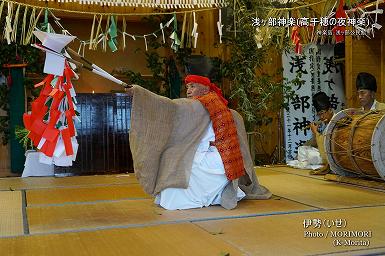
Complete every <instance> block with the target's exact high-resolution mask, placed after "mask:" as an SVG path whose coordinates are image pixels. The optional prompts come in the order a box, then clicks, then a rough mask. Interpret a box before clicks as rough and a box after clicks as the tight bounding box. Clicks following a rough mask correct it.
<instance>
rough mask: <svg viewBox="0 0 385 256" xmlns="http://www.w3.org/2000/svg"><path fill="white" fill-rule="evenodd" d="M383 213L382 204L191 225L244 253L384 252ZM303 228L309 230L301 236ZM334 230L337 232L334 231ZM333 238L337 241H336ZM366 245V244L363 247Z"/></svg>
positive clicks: (384, 224)
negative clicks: (359, 235)
mask: <svg viewBox="0 0 385 256" xmlns="http://www.w3.org/2000/svg"><path fill="white" fill-rule="evenodd" d="M384 212H385V207H368V208H365V209H362V208H361V209H346V210H334V211H324V212H312V213H298V214H288V215H280V216H264V217H256V218H247V219H232V220H218V221H206V222H197V223H195V224H197V225H199V226H200V227H202V228H204V229H205V230H207V231H208V232H210V233H211V234H215V236H216V237H218V238H220V239H222V240H223V241H225V242H228V243H231V244H232V245H233V246H234V247H236V248H239V249H241V250H242V251H243V252H245V255H313V254H327V253H335V252H339V251H340V252H344V251H345V252H346V251H354V250H376V251H377V252H378V251H380V252H381V251H382V252H385V219H384ZM306 220H310V221H311V220H320V221H321V223H322V225H321V227H320V228H317V226H316V225H311V226H309V227H307V228H305V227H304V221H306ZM335 220H342V221H341V223H342V227H339V225H336V224H339V222H335ZM333 221H334V222H333ZM310 223H311V222H310ZM314 223H317V221H314ZM333 223H334V225H333ZM345 224H346V227H345ZM329 226H330V228H329ZM307 231H308V232H311V233H308V235H307V236H308V237H305V232H307ZM332 231H333V232H334V233H333V234H334V235H335V236H337V234H338V236H340V235H342V236H343V234H344V233H343V232H344V231H345V234H346V235H347V234H350V236H352V234H353V233H347V231H367V232H368V233H367V234H369V232H371V233H370V234H371V237H364V238H360V237H358V238H357V237H350V238H349V237H331V235H332ZM336 231H341V232H339V233H336ZM317 232H318V235H319V236H320V235H321V234H322V235H323V237H314V236H316V234H317ZM310 234H313V235H312V236H313V237H310ZM355 234H360V233H355ZM361 234H364V233H361ZM335 240H339V242H336V241H335ZM345 240H346V242H345ZM348 240H350V242H349V241H348ZM340 243H341V244H340ZM349 244H350V245H349ZM353 244H354V245H353ZM366 244H368V246H365V245H366ZM333 255H334V254H333ZM360 255H365V253H363V252H362V251H361V254H360ZM375 255H384V254H375Z"/></svg>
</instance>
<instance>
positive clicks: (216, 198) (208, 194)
mask: <svg viewBox="0 0 385 256" xmlns="http://www.w3.org/2000/svg"><path fill="white" fill-rule="evenodd" d="M210 141H215V134H214V130H213V127H212V123H210V125H209V127H208V130H207V132H206V134H205V136H204V137H203V139H202V140H201V142H200V144H199V146H198V149H197V151H196V152H195V156H194V160H193V163H192V170H191V176H190V180H189V185H188V187H187V188H186V189H182V188H166V189H164V190H162V191H161V192H160V193H159V194H158V195H157V196H156V198H155V203H156V204H159V205H160V206H162V207H163V208H165V209H167V210H178V209H179V210H181V209H190V208H202V207H204V206H206V207H207V206H209V205H215V204H220V203H221V194H222V191H223V189H224V188H225V187H226V185H227V184H228V183H229V182H230V181H229V180H227V178H226V175H225V168H224V166H223V162H222V159H221V156H220V155H219V152H218V150H217V148H216V147H214V146H210ZM243 197H245V193H244V192H243V191H242V190H241V189H240V188H238V190H237V199H238V201H239V200H241V199H242V198H243Z"/></svg>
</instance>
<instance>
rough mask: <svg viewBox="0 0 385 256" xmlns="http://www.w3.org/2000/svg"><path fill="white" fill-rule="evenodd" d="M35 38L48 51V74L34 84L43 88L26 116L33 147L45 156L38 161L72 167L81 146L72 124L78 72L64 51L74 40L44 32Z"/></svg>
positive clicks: (69, 37)
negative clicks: (73, 83)
mask: <svg viewBox="0 0 385 256" xmlns="http://www.w3.org/2000/svg"><path fill="white" fill-rule="evenodd" d="M34 35H35V36H36V37H37V38H38V39H39V40H40V41H41V43H42V46H40V47H42V48H44V47H45V48H44V49H46V60H45V65H44V72H45V73H47V74H48V75H47V77H46V78H44V80H43V81H41V82H40V83H38V84H36V85H35V87H42V89H41V91H40V95H39V97H38V98H36V99H35V100H34V101H33V102H32V110H31V112H30V113H25V114H24V115H23V121H24V126H25V128H26V129H27V130H29V131H30V133H29V135H28V137H29V138H30V139H31V140H32V142H33V144H34V146H35V147H37V148H38V150H39V151H40V152H41V153H42V154H44V155H45V156H44V157H42V158H39V159H40V160H41V161H42V162H43V163H46V164H55V165H59V166H71V165H72V161H74V160H75V158H76V152H77V147H78V143H77V141H76V137H75V136H76V129H75V126H74V121H73V118H74V117H75V116H76V111H75V110H76V106H75V104H74V102H76V99H75V95H76V94H75V90H74V88H73V86H72V82H71V79H72V78H73V77H74V76H75V73H74V72H73V70H72V69H71V67H70V66H69V64H68V62H67V60H66V59H65V57H64V56H63V55H62V54H61V52H63V49H64V47H65V46H66V45H67V44H68V43H70V42H71V41H72V40H74V38H75V37H74V36H67V35H61V34H52V33H47V32H43V31H35V32H34Z"/></svg>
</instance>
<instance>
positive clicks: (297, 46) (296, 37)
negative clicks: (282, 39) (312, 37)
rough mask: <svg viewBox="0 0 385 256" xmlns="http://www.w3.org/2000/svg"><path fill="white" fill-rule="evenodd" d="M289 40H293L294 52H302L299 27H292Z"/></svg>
mask: <svg viewBox="0 0 385 256" xmlns="http://www.w3.org/2000/svg"><path fill="white" fill-rule="evenodd" d="M291 40H292V41H293V44H294V46H295V53H296V54H302V44H301V39H300V37H299V27H297V26H295V27H293V30H292V32H291Z"/></svg>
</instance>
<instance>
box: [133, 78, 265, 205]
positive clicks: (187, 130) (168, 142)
mask: <svg viewBox="0 0 385 256" xmlns="http://www.w3.org/2000/svg"><path fill="white" fill-rule="evenodd" d="M131 91H132V93H133V102H132V110H131V128H130V134H129V135H130V148H131V152H132V158H133V161H134V170H135V174H136V177H137V179H138V181H139V183H140V184H141V186H142V187H143V189H144V191H145V192H146V193H148V194H151V195H154V196H155V195H156V194H158V193H159V192H160V191H162V190H163V189H165V188H187V186H188V182H189V178H190V173H191V167H192V161H193V158H194V154H195V152H196V150H197V147H198V145H199V142H200V141H201V139H202V137H203V136H204V134H205V132H206V131H207V128H208V125H209V123H210V116H209V113H208V112H207V110H206V109H205V108H204V107H203V106H202V104H201V103H200V102H199V101H198V100H192V99H174V100H170V99H168V98H166V97H162V96H159V95H156V94H154V93H152V92H150V91H148V90H146V89H144V88H142V87H140V86H137V85H133V88H132V89H131ZM231 112H232V114H233V117H234V120H235V122H236V126H237V131H238V136H239V142H240V146H241V152H242V156H243V160H244V164H245V169H246V172H247V175H245V176H243V177H241V178H239V179H237V180H233V181H232V182H229V184H228V185H227V186H226V187H225V189H224V190H223V192H222V201H221V205H222V206H223V207H224V208H226V209H233V208H235V207H236V206H237V198H236V191H237V189H236V188H237V186H239V187H240V188H241V189H242V190H243V191H244V192H245V193H246V197H245V198H246V199H268V198H270V197H271V192H270V191H269V190H268V189H267V188H265V187H263V186H261V185H259V183H258V180H257V177H256V175H255V171H254V168H253V162H252V159H251V156H250V152H249V149H248V143H247V136H246V131H245V127H244V123H243V119H242V117H241V116H240V115H239V114H238V113H237V112H236V111H234V110H231Z"/></svg>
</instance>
